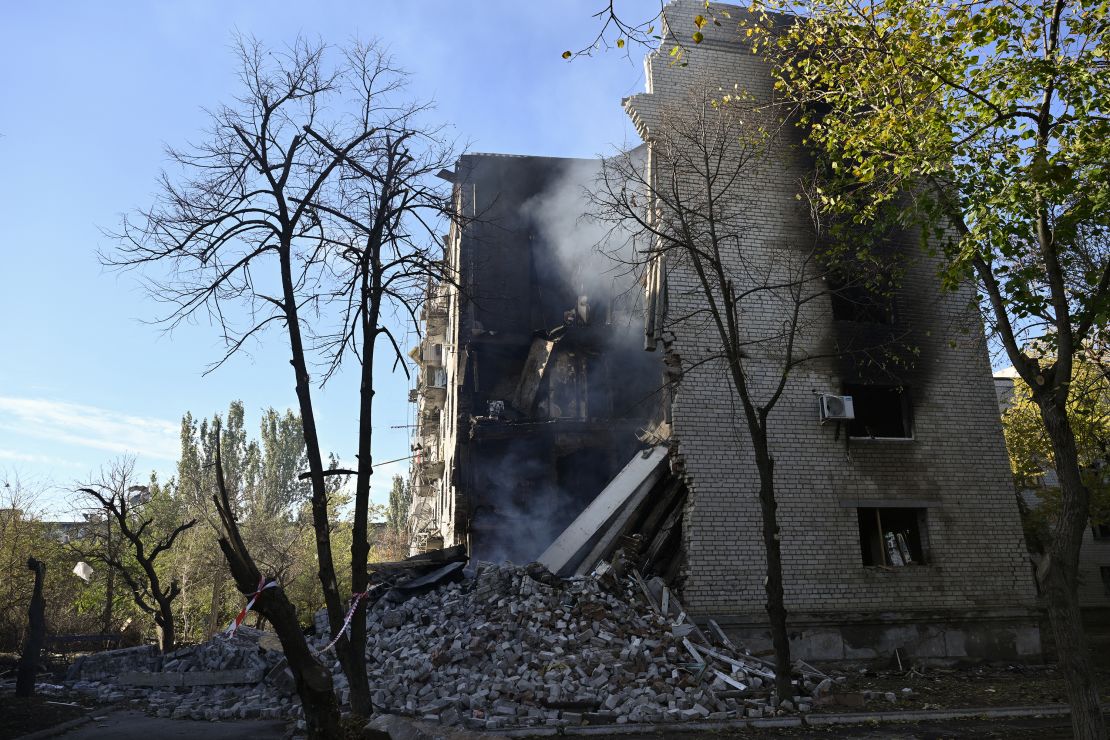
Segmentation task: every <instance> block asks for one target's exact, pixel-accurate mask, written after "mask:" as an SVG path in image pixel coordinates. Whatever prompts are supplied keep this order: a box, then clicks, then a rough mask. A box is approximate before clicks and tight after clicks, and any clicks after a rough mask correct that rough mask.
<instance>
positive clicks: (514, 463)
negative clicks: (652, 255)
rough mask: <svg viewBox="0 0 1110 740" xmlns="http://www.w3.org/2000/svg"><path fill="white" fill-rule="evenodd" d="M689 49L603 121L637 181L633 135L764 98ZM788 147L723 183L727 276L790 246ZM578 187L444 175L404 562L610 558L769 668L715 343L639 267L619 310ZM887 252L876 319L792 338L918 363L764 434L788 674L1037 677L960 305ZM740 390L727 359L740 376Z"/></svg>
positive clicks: (1004, 497)
mask: <svg viewBox="0 0 1110 740" xmlns="http://www.w3.org/2000/svg"><path fill="white" fill-rule="evenodd" d="M714 7H715V8H716V7H717V6H714ZM699 9H700V10H699ZM729 10H730V11H731V12H732V15H733V16H734V17H736V16H738V15H739V14H740V13H742V12H743V11H741V10H740V9H733V8H729ZM701 11H704V4H703V3H699V2H693V1H692V0H680V1H679V2H675V3H672V4H670V5H668V6H667V8H666V11H665V23H664V30H665V32H666V33H667V34H670V38H672V39H673V38H690V36H691V34H693V32H694V31H695V30H696V29H695V28H694V25H693V19H694V17H695V16H696V15H697V14H698V13H699V12H701ZM730 25H731V26H732V28H731V30H729V26H730ZM701 30H702V32H703V33H704V40H703V41H702V43H700V44H699V45H698V46H697V48H696V50H694V51H693V52H691V53H689V54H688V56H687V58H686V59H685V60H684V61H685V62H686V64H685V65H684V66H683V65H676V64H673V63H672V60H671V59H670V58H669V57H668V55H667V53H666V50H667V49H669V48H670V44H669V43H667V42H666V41H665V42H664V44H663V46H662V47H661V48H662V49H663V51H662V52H659V51H656V52H654V53H652V54H650V55H649V56H648V58H647V59H646V62H645V69H646V87H647V90H646V92H645V93H643V94H639V95H635V96H633V97H631V98H628V99H626V100H625V101H624V106H625V110H626V111H627V112H628V114H629V115H630V116H631V118H632V120H633V122H634V124H635V126H636V129H637V131H638V132H639V134H640V136H641V137H642V138H643V140H644V144H645V146H644V158H643V159H644V166H645V167H647V168H649V170H648V171H649V173H650V172H651V171H650V168H651V167H653V166H655V165H654V164H653V158H652V146H653V136H654V132H656V131H657V130H658V127H659V126H660V125H661V121H662V120H663V119H664V118H665V116H666V115H668V111H672V112H673V111H682V110H684V109H685V110H689V109H690V105H691V103H690V99H689V97H688V92H689V91H690V90H691V89H693V88H695V87H696V86H697V85H705V84H709V85H712V86H714V87H719V88H720V89H733V88H734V85H737V84H739V86H741V87H743V88H744V89H745V91H746V92H747V93H748V94H750V95H751V96H753V97H754V99H755V100H756V101H759V100H767V99H769V98H770V96H771V94H772V80H771V75H770V73H769V70H768V69H767V68H766V66H765V63H764V62H762V61H761V60H760V59H759V57H758V56H756V55H753V54H752V53H751V52H750V51H749V50H747V49H746V48H745V47H744V46H743V44H742V41H741V40H740V39H739V38H738V37H737V34H736V30H735V26H734V24H724V25H723V26H722V27H713V26H712V25H708V26H706V27H704V28H702V29H701ZM800 139H801V137H800V135H799V134H798V132H797V131H794V132H791V133H788V135H787V136H786V138H785V140H784V142H783V145H782V146H781V147H780V148H779V149H778V150H777V154H776V155H775V157H774V159H775V161H773V162H763V163H762V166H760V167H756V168H753V170H752V172H751V174H750V177H749V178H748V181H747V182H746V183H744V187H745V193H746V195H745V197H746V198H747V199H748V200H749V202H750V204H749V205H748V206H747V207H748V208H749V210H750V222H751V233H752V234H753V236H752V239H753V246H752V250H753V251H752V255H755V256H758V255H759V254H760V251H759V245H758V242H759V240H761V239H762V240H765V241H772V240H774V241H785V242H789V241H790V239H791V235H793V234H799V233H803V232H805V230H806V229H808V228H811V227H810V226H809V225H808V224H809V223H810V222H809V220H808V217H807V215H806V214H804V213H802V212H801V210H800V208H799V201H798V199H797V197H796V196H797V190H798V182H799V180H800V178H801V177H802V175H804V174H805V172H806V171H807V169H808V168H810V167H811V166H812V165H811V163H810V162H809V161H808V160H807V158H806V157H805V155H804V154H803V149H802V147H801V146H800V143H801V142H800ZM598 167H599V165H598V164H597V163H591V162H587V161H582V160H569V159H555V158H544V157H527V156H525V157H519V156H502V155H482V154H473V155H467V156H464V157H462V158H461V159H460V160H459V162H458V164H457V166H456V168H455V170H454V172H453V173H444V176H445V177H449V178H450V179H451V181H452V182H453V187H454V195H455V202H456V207H457V208H458V209H460V213H462V214H463V215H464V216H466V217H468V218H472V219H473V220H472V221H471V222H470V223H468V224H467V225H466V226H464V227H462V228H457V229H453V230H452V232H451V233H450V235H449V236H448V237H447V238H446V254H447V262H448V266H449V268H451V269H452V270H454V271H455V274H456V275H457V280H456V281H452V283H451V284H443V285H435V286H431V287H430V288H429V296H428V301H427V305H426V307H425V311H424V320H425V324H426V331H425V334H424V336H423V338H422V342H421V344H420V345H419V347H418V348H416V350H414V354H413V357H414V359H416V360H417V361H418V363H419V367H420V372H419V374H418V375H419V383H418V385H417V388H416V389H415V390H414V391H413V394H412V400H414V401H415V402H416V403H417V409H418V419H417V424H418V427H417V432H416V434H415V436H414V448H415V453H416V458H415V459H414V465H413V472H412V474H413V483H414V499H413V501H414V503H413V516H414V522H415V524H416V526H417V539H416V540H415V541H414V543H413V547H414V549H416V550H422V549H427V548H432V547H438V546H448V545H455V544H464V545H466V546H467V547H468V548H469V549H470V551H471V554H472V556H473V557H475V558H478V559H484V560H500V559H508V560H512V561H515V562H527V561H531V560H536V559H539V560H540V561H541V562H542V563H544V564H545V565H547V566H548V567H549V568H551V569H552V570H554V571H556V572H558V573H559V574H561V575H569V574H573V573H576V572H584V571H583V569H586V568H590V567H592V566H593V564H594V563H596V562H597V560H598V559H599V558H603V557H608V556H610V555H611V554H612V552H613V551H614V550H615V549H617V548H621V549H623V550H624V551H625V553H626V554H627V553H631V559H632V560H633V561H634V562H636V563H637V565H639V566H640V567H642V568H643V569H644V570H645V575H659V576H662V577H663V578H664V579H665V580H666V581H667V582H668V583H670V584H671V585H672V587H673V588H674V589H675V591H676V593H677V594H678V595H679V597H680V598H681V599H682V602H683V605H684V606H685V608H686V609H687V610H689V613H690V614H691V615H693V616H694V617H695V618H696V619H714V620H715V621H716V622H717V623H718V624H720V625H721V627H722V628H724V629H725V630H726V631H727V632H729V633H730V634H731V635H732V636H734V637H736V638H738V639H743V640H745V641H746V644H748V645H749V646H751V647H753V648H764V647H767V646H769V631H768V629H767V626H766V615H765V611H764V603H765V593H764V575H765V570H766V567H765V558H764V552H763V542H762V535H761V514H760V508H759V502H758V490H759V478H758V475H757V472H756V467H755V461H754V453H753V451H752V448H751V444H750V442H749V441H748V437H747V433H746V430H745V428H744V426H743V422H742V421H741V420H740V419H739V417H738V414H739V413H740V412H739V404H738V401H737V399H736V398H735V392H734V389H733V385H732V381H731V380H730V378H729V377H728V374H727V373H726V372H724V370H723V369H722V366H721V364H720V363H719V362H718V363H713V362H699V361H698V358H701V357H706V356H711V355H713V354H714V353H715V352H718V351H719V344H717V345H716V346H714V342H718V343H719V339H716V338H715V337H714V335H712V334H711V333H707V332H706V331H704V329H703V328H699V327H698V326H696V325H695V323H694V319H693V318H691V317H694V316H696V315H697V314H698V312H699V304H698V301H699V300H704V297H700V296H699V292H698V291H697V290H696V289H692V288H691V286H694V285H696V279H695V277H694V276H693V275H692V274H691V270H690V268H689V266H686V265H683V264H682V263H681V261H677V260H676V261H672V262H668V263H660V264H655V265H653V266H652V268H653V269H652V270H651V271H649V274H654V278H653V279H651V280H645V281H642V282H640V283H632V282H631V280H630V277H629V275H628V271H627V269H625V270H622V269H621V264H622V262H621V261H620V260H619V259H617V260H613V259H610V260H609V264H608V266H606V263H605V262H604V260H601V259H600V257H601V256H604V253H605V249H604V238H603V235H600V234H599V232H598V230H597V229H596V228H594V227H591V226H590V225H589V224H588V223H584V222H583V219H582V218H581V217H582V215H583V214H584V213H585V212H586V211H587V210H588V209H587V203H586V199H585V198H584V196H583V194H582V191H583V188H584V187H585V186H588V185H589V183H590V182H591V180H592V179H593V178H594V177H595V176H596V172H597V168H598ZM599 243H600V244H602V247H603V248H602V249H597V248H596V245H598V244H599ZM892 245H893V248H895V249H897V250H900V251H901V252H902V253H904V255H905V256H906V259H905V262H904V273H903V277H902V280H901V282H900V284H899V286H898V288H897V289H896V290H895V292H894V295H893V296H892V298H891V300H890V304H891V306H892V309H891V310H889V311H884V312H875V311H860V310H852V309H851V307H850V306H849V307H848V308H846V307H845V304H844V302H843V301H839V302H838V300H837V299H836V298H837V297H836V295H835V291H832V293H833V295H826V296H824V297H823V298H822V299H821V300H820V301H815V302H814V303H813V304H812V306H810V307H809V308H808V310H810V311H812V312H813V316H812V317H811V321H810V329H811V330H810V332H809V334H808V335H807V336H809V337H810V339H811V340H812V341H814V342H824V343H826V345H827V344H828V343H829V342H836V341H840V340H843V339H844V338H846V337H850V336H853V335H858V334H861V333H863V334H866V333H867V332H869V331H872V330H874V328H875V326H874V325H877V324H879V325H885V326H882V327H880V328H881V329H883V330H884V331H897V332H898V333H899V334H900V336H902V337H905V338H906V340H907V341H908V342H911V343H912V345H913V346H914V347H915V354H916V359H915V361H914V363H913V364H912V367H908V368H907V369H906V370H905V371H904V372H903V373H902V374H901V375H900V376H899V378H898V379H897V382H893V381H890V380H889V379H887V380H884V379H883V378H876V377H869V376H868V375H867V374H866V373H864V372H862V371H861V370H860V369H859V368H858V367H857V366H855V365H853V363H852V362H850V361H847V360H846V359H845V358H844V357H837V356H832V355H830V356H826V357H824V359H817V360H814V361H812V362H808V363H806V364H805V365H803V366H802V367H800V368H799V369H798V370H797V371H795V372H794V373H792V374H791V375H790V378H789V382H788V384H787V386H786V389H785V393H784V396H783V398H782V400H781V401H780V402H779V404H778V406H777V407H776V408H775V411H774V412H773V414H774V416H773V429H772V433H771V439H770V444H771V448H772V449H771V452H772V454H773V455H774V457H775V474H776V491H777V500H778V521H779V525H780V528H781V546H782V556H783V572H784V579H785V597H786V606H787V608H788V610H789V614H790V617H789V629H790V632H791V639H792V643H793V649H794V650H795V651H796V653H797V655H799V656H800V657H803V658H809V659H824V660H836V659H869V658H877V657H884V656H889V655H893V654H894V651H895V650H898V651H899V655H900V656H901V657H903V658H906V657H908V658H911V659H914V658H915V659H931V658H932V659H949V658H973V659H974V658H990V659H1023V658H1028V659H1034V658H1037V657H1039V655H1040V652H1041V644H1040V632H1039V628H1038V614H1037V610H1036V605H1035V599H1036V594H1035V588H1034V582H1033V576H1032V573H1031V570H1030V567H1029V562H1028V558H1027V553H1026V549H1025V545H1024V541H1023V535H1022V528H1021V524H1020V521H1019V514H1018V510H1017V507H1016V505H1015V500H1014V490H1013V483H1012V479H1011V475H1010V468H1009V462H1008V458H1007V455H1006V450H1005V446H1004V441H1003V437H1002V431H1001V424H1000V421H999V417H998V411H997V402H996V397H995V392H994V384H993V381H992V377H991V368H990V363H989V358H988V354H987V349H986V345H985V342H984V340H983V329H982V325H981V323H980V322H979V321H978V320H977V319H976V318H975V317H974V316H972V315H970V314H969V307H970V306H973V305H974V297H973V292H972V288H971V286H964V287H962V288H960V289H959V290H957V291H947V292H946V291H942V289H941V285H940V281H939V278H938V276H937V272H938V269H937V268H938V265H937V263H936V262H935V261H933V258H931V257H929V256H927V255H926V254H925V252H924V251H923V250H921V249H920V245H919V243H918V241H917V237H916V236H915V235H904V236H898V237H896V238H894V239H893V241H892ZM610 247H611V249H612V251H614V252H618V253H619V252H620V245H615V246H614V245H610ZM749 256H751V255H749ZM740 272H741V271H740V270H738V271H737V273H738V274H740ZM771 314H773V312H770V311H763V312H760V311H755V312H751V313H750V314H747V315H748V316H749V317H750V321H751V325H750V327H747V328H746V330H748V331H750V332H752V333H753V334H758V333H759V332H761V331H762V332H768V331H774V330H775V328H774V327H775V326H776V325H777V324H778V323H779V319H778V318H776V317H775V316H774V315H771ZM645 317H648V318H649V319H650V320H645ZM961 329H964V330H965V331H966V333H963V332H961ZM645 340H646V341H645ZM645 346H646V347H647V351H645ZM815 354H820V353H818V352H815ZM761 362H762V360H761V358H760V356H758V354H755V355H753V356H751V357H749V358H748V359H747V367H748V371H749V373H751V374H752V375H753V376H759V375H760V374H761V372H763V371H764V368H763V367H762V366H761ZM769 366H770V362H769V361H768V367H769ZM845 397H850V398H851V401H852V406H853V407H854V408H853V409H852V412H851V413H843V412H844V409H843V408H841V409H839V410H840V411H841V412H842V413H841V414H840V415H841V416H844V417H854V418H844V419H843V420H836V416H837V414H836V413H832V414H830V413H828V412H830V411H833V412H835V411H837V409H833V408H831V407H829V406H828V404H830V403H831V404H834V405H835V404H837V403H843V401H842V400H841V399H845ZM821 399H824V401H822V400H821ZM822 403H825V404H826V406H825V408H824V411H825V412H826V413H824V414H823V413H822Z"/></svg>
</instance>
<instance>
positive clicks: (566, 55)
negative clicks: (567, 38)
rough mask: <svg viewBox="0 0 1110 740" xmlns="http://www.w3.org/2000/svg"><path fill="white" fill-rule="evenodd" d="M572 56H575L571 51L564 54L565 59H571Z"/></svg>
mask: <svg viewBox="0 0 1110 740" xmlns="http://www.w3.org/2000/svg"><path fill="white" fill-rule="evenodd" d="M572 56H574V55H573V54H571V53H570V52H569V51H564V52H563V59H570V58H571V57H572Z"/></svg>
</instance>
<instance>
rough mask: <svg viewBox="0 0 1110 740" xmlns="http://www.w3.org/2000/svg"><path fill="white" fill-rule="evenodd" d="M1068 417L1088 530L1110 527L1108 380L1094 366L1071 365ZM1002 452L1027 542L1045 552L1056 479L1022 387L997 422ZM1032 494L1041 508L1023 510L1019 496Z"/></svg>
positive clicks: (1036, 414) (1056, 507) (1057, 498)
mask: <svg viewBox="0 0 1110 740" xmlns="http://www.w3.org/2000/svg"><path fill="white" fill-rule="evenodd" d="M1068 415H1069V417H1070V418H1071V422H1072V429H1073V430H1074V432H1075V442H1076V452H1077V454H1078V457H1079V465H1080V470H1081V473H1082V476H1083V483H1084V485H1086V487H1087V490H1088V491H1090V493H1091V515H1090V521H1091V524H1106V523H1110V474H1108V473H1110V471H1108V470H1107V463H1108V461H1110V380H1108V379H1107V377H1106V376H1105V375H1104V374H1103V372H1102V369H1101V368H1100V367H1098V366H1097V365H1096V364H1095V363H1093V362H1091V361H1089V360H1086V361H1084V362H1081V363H1078V364H1077V365H1076V370H1075V375H1074V378H1073V381H1072V391H1071V393H1070V394H1069V397H1068ZM1002 428H1003V431H1004V432H1005V434H1006V449H1007V450H1008V451H1009V454H1010V467H1011V469H1012V470H1013V473H1014V485H1015V487H1016V488H1017V492H1018V497H1019V501H1021V506H1022V520H1023V522H1024V524H1025V528H1026V540H1027V542H1028V543H1029V546H1030V548H1031V549H1032V550H1033V551H1034V552H1037V553H1041V554H1043V553H1044V552H1045V551H1047V549H1048V546H1049V543H1050V541H1051V530H1052V525H1053V524H1054V523H1055V521H1056V519H1057V518H1058V517H1059V516H1060V510H1061V507H1062V500H1061V491H1060V486H1059V484H1058V482H1057V481H1056V480H1055V476H1054V475H1052V474H1053V473H1054V470H1055V457H1054V455H1055V451H1054V450H1053V447H1052V440H1050V439H1049V437H1048V432H1047V431H1046V430H1045V426H1044V422H1043V421H1042V419H1041V414H1040V409H1039V408H1038V407H1037V404H1036V403H1035V402H1034V401H1033V398H1032V394H1031V393H1030V391H1029V389H1028V388H1027V387H1025V386H1017V387H1015V389H1014V393H1013V395H1012V397H1011V398H1010V399H1009V408H1007V409H1006V412H1005V413H1004V414H1003V416H1002ZM1027 491H1032V492H1034V493H1035V494H1036V496H1037V498H1038V499H1039V501H1040V503H1039V505H1038V506H1036V507H1028V506H1025V504H1024V497H1023V494H1024V493H1025V492H1027Z"/></svg>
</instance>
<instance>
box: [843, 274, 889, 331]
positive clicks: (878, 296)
mask: <svg viewBox="0 0 1110 740" xmlns="http://www.w3.org/2000/svg"><path fill="white" fill-rule="evenodd" d="M827 279H828V283H829V295H830V297H831V298H832V313H833V318H834V319H838V320H840V321H856V322H863V323H870V324H893V323H894V296H893V290H892V288H891V285H892V283H891V282H890V281H889V280H878V281H864V282H861V281H859V280H858V279H856V281H855V282H853V281H852V280H851V279H843V278H841V277H840V276H838V275H835V274H830V275H829V276H828V278H827Z"/></svg>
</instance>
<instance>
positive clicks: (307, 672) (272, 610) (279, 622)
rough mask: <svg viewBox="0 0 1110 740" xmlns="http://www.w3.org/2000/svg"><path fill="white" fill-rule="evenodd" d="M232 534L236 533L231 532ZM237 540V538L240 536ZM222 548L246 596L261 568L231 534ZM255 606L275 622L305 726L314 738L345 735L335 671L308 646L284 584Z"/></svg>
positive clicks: (266, 593)
mask: <svg viewBox="0 0 1110 740" xmlns="http://www.w3.org/2000/svg"><path fill="white" fill-rule="evenodd" d="M229 536H232V533H229ZM236 539H237V537H236ZM220 549H221V550H223V552H224V556H225V557H226V558H227V563H228V566H229V567H230V568H231V574H232V577H233V578H234V579H235V583H236V585H237V586H238V587H239V590H240V591H241V592H242V593H243V595H244V597H245V598H250V597H249V595H248V594H250V593H253V591H254V589H256V588H257V587H258V586H257V583H258V581H257V577H258V576H257V573H258V571H257V569H256V568H255V566H254V564H253V562H248V561H245V560H244V559H243V557H242V556H241V555H240V554H239V553H237V552H236V550H235V548H234V547H233V546H232V545H231V544H230V542H229V539H228V537H221V538H220ZM253 609H254V610H255V611H257V612H258V613H260V614H261V615H262V616H263V617H265V618H266V620H267V621H268V622H269V623H270V624H271V625H273V627H274V632H276V633H277V636H278V640H280V641H281V649H282V651H283V652H284V653H285V660H286V662H287V663H288V664H289V672H290V673H292V674H293V681H294V684H295V686H296V688H297V696H299V697H300V699H301V708H302V709H304V721H305V725H306V727H305V729H306V731H307V732H308V736H309V737H310V738H313V739H316V738H319V740H331V738H337V737H342V734H341V730H340V727H339V705H338V703H337V702H336V699H335V690H334V686H333V684H332V680H331V671H330V670H329V669H328V668H327V667H326V666H324V665H322V664H321V663H320V662H319V661H318V660H316V658H314V657H313V655H312V652H311V651H310V650H309V649H308V642H307V641H306V640H305V637H304V633H303V632H302V631H301V623H300V621H299V620H298V619H297V608H296V607H295V606H293V604H292V602H290V601H289V597H288V596H286V594H285V589H283V588H282V587H281V586H280V585H278V586H275V587H273V588H268V589H266V590H264V591H263V592H262V593H260V594H259V595H258V598H257V599H255V602H254V607H253Z"/></svg>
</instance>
